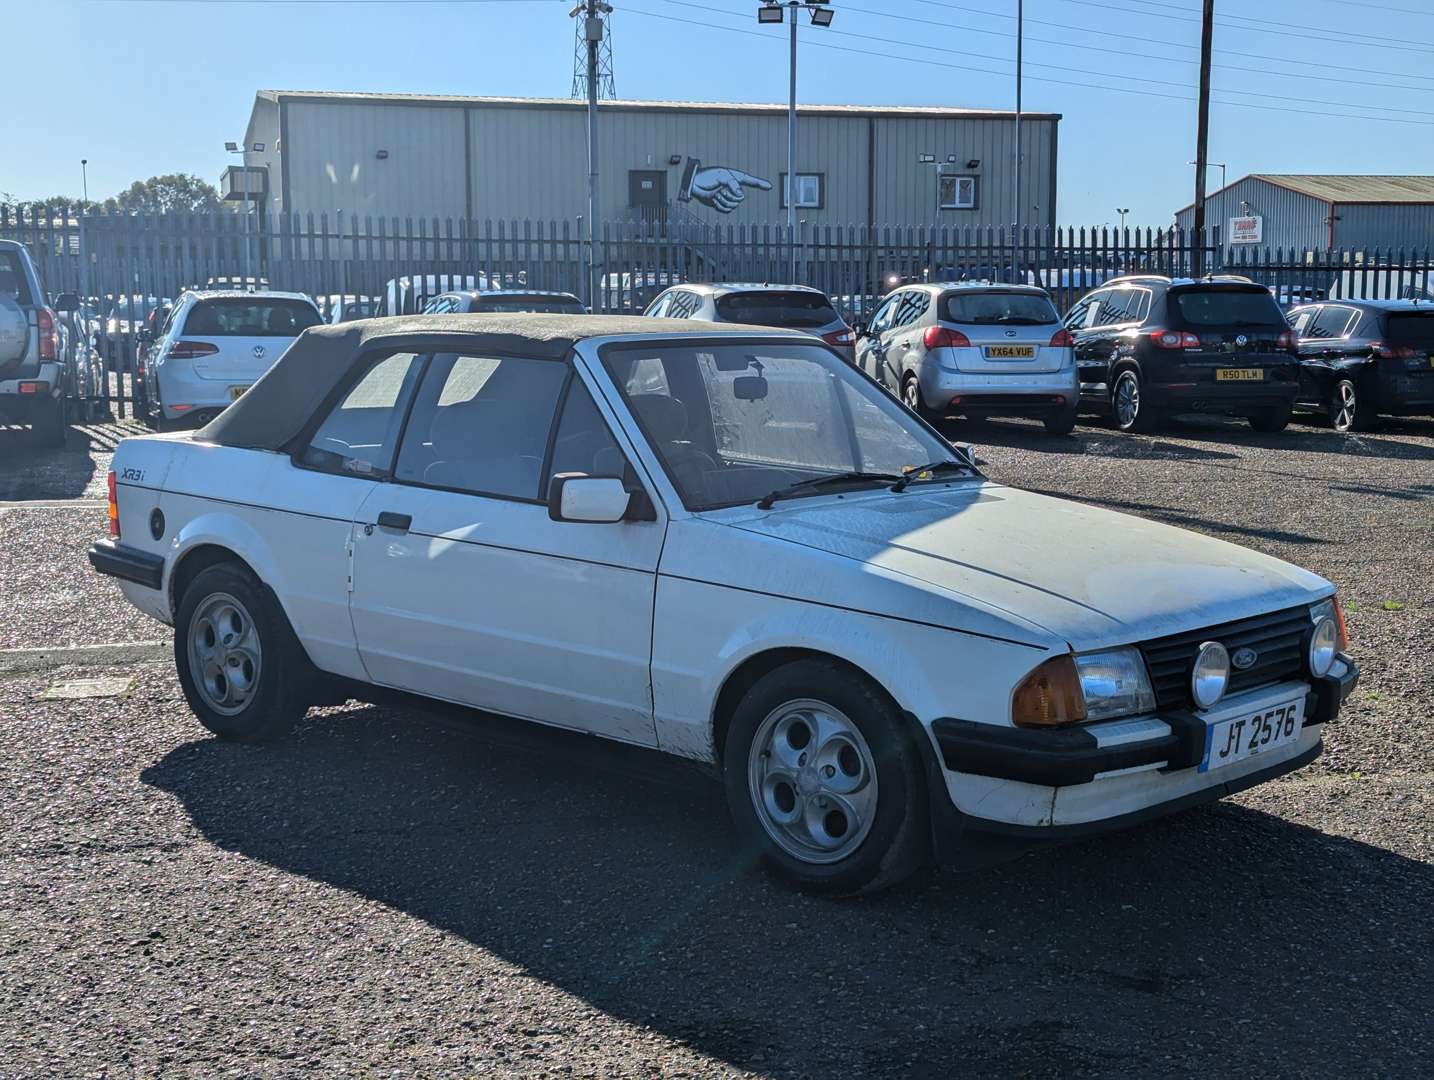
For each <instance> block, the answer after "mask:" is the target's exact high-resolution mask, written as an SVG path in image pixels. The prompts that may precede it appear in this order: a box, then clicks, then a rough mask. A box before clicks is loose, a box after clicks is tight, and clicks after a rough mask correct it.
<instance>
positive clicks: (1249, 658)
mask: <svg viewBox="0 0 1434 1080" xmlns="http://www.w3.org/2000/svg"><path fill="white" fill-rule="evenodd" d="M1259 658H1260V654H1259V653H1257V652H1256V651H1255V650H1254V649H1236V650H1235V651H1234V652H1232V653H1231V654H1230V663H1231V664H1233V665H1234V666H1235V667H1237V668H1239V669H1240V670H1241V671H1248V670H1249V669H1250V668H1252V667H1254V666H1255V661H1256V660H1258V659H1259Z"/></svg>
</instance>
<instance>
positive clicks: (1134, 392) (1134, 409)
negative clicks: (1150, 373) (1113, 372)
mask: <svg viewBox="0 0 1434 1080" xmlns="http://www.w3.org/2000/svg"><path fill="white" fill-rule="evenodd" d="M1139 415H1140V381H1139V380H1138V379H1137V378H1136V377H1135V376H1134V375H1133V374H1132V373H1130V372H1129V371H1127V372H1124V373H1122V374H1121V376H1120V378H1119V379H1117V380H1116V382H1115V419H1116V421H1117V422H1118V423H1119V424H1120V426H1121V427H1123V428H1125V427H1130V426H1131V425H1132V424H1134V423H1135V418H1136V417H1137V416H1139Z"/></svg>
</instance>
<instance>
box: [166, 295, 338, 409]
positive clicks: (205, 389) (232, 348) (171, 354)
mask: <svg viewBox="0 0 1434 1080" xmlns="http://www.w3.org/2000/svg"><path fill="white" fill-rule="evenodd" d="M322 321H323V320H322V318H321V317H320V315H319V309H318V308H317V307H315V306H314V302H313V301H312V300H310V299H309V298H308V297H307V296H305V295H304V294H303V293H285V292H230V291H213V292H211V291H202V292H188V293H185V294H184V295H183V296H181V297H180V298H179V301H178V303H176V304H175V305H174V307H173V309H171V311H170V314H169V318H168V319H167V320H166V321H165V324H164V326H163V327H162V328H161V329H160V331H159V334H158V335H157V340H156V341H155V342H154V345H153V347H152V348H151V349H150V350H149V352H148V353H147V355H146V357H145V363H144V380H145V386H146V389H147V391H148V395H149V406H150V416H149V419H150V422H151V424H153V425H154V426H155V427H158V428H161V429H164V428H169V427H175V426H179V425H188V426H195V425H198V424H204V423H208V422H209V421H210V420H212V419H214V417H215V416H217V415H219V413H220V412H222V411H223V410H224V409H225V408H227V407H228V405H229V403H230V402H232V401H236V400H237V399H238V398H239V397H240V395H242V394H243V393H244V392H245V391H246V390H248V389H249V387H250V386H252V385H253V384H254V383H255V382H256V381H257V380H258V378H259V377H260V376H261V375H263V374H264V372H266V371H268V370H269V368H270V367H271V366H272V365H273V363H274V361H275V360H277V359H279V357H280V356H281V355H282V354H283V352H284V350H285V349H287V348H288V347H289V346H290V345H291V344H292V343H293V341H294V339H295V338H296V337H298V336H299V334H300V333H302V332H303V331H305V330H307V329H308V328H309V327H311V326H318V325H319V324H320V323H321V322H322Z"/></svg>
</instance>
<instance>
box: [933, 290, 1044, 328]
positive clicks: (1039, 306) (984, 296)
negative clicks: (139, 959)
mask: <svg viewBox="0 0 1434 1080" xmlns="http://www.w3.org/2000/svg"><path fill="white" fill-rule="evenodd" d="M942 318H943V319H944V320H945V321H946V322H954V323H967V324H971V325H975V326H993V325H1001V324H1004V325H1008V326H1044V325H1045V324H1047V323H1054V322H1060V321H1061V319H1060V316H1059V315H1057V314H1056V307H1055V305H1054V304H1052V303H1051V301H1050V299H1049V298H1048V297H1045V296H1038V295H1036V294H1034V293H1020V292H980V293H954V294H952V295H950V296H948V297H946V302H945V312H944V313H943V315H942Z"/></svg>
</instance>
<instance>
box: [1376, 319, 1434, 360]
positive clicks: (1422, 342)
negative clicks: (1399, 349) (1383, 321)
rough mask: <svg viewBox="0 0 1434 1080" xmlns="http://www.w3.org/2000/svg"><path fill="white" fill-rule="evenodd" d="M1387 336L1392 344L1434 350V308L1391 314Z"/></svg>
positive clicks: (1428, 350)
mask: <svg viewBox="0 0 1434 1080" xmlns="http://www.w3.org/2000/svg"><path fill="white" fill-rule="evenodd" d="M1385 336H1386V337H1387V338H1388V339H1389V344H1391V345H1401V346H1404V347H1405V348H1409V349H1418V350H1419V351H1421V352H1434V310H1431V311H1410V312H1396V313H1392V314H1390V316H1389V319H1388V324H1387V329H1386V330H1385Z"/></svg>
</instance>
